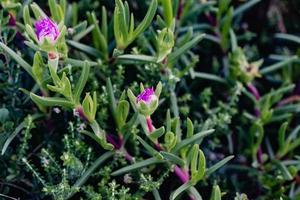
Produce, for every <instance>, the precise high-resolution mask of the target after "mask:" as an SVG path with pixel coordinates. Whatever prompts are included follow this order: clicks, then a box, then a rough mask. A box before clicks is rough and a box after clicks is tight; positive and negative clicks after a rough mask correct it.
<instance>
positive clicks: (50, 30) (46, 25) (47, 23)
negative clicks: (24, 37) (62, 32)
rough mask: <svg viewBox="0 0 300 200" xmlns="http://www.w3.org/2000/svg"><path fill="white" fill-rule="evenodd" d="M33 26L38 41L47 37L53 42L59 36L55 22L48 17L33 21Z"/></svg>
mask: <svg viewBox="0 0 300 200" xmlns="http://www.w3.org/2000/svg"><path fill="white" fill-rule="evenodd" d="M34 26H35V31H36V35H37V38H38V40H39V41H43V39H44V38H48V39H50V40H51V41H52V42H55V40H56V39H57V37H58V36H59V29H58V26H57V24H56V23H54V22H53V21H52V20H51V19H49V18H44V19H41V20H39V21H37V22H35V24H34Z"/></svg>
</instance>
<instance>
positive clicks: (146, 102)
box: [136, 88, 158, 116]
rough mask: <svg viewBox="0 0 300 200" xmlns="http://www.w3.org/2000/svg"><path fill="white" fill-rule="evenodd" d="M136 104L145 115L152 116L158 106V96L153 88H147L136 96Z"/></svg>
mask: <svg viewBox="0 0 300 200" xmlns="http://www.w3.org/2000/svg"><path fill="white" fill-rule="evenodd" d="M136 105H137V109H138V110H139V112H140V113H141V114H143V115H145V116H150V115H151V114H152V113H153V112H154V111H155V110H156V108H157V107H158V97H157V96H156V95H155V92H154V89H153V88H146V89H145V90H144V91H143V92H142V93H140V94H139V95H138V96H137V98H136Z"/></svg>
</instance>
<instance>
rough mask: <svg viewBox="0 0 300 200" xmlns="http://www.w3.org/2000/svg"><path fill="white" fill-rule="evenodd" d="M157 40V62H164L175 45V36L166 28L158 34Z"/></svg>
mask: <svg viewBox="0 0 300 200" xmlns="http://www.w3.org/2000/svg"><path fill="white" fill-rule="evenodd" d="M156 40H157V48H158V56H157V62H162V61H163V60H164V59H165V58H166V57H167V56H168V55H169V54H170V53H171V51H172V48H173V46H174V43H175V42H174V34H173V32H172V31H171V30H170V29H168V28H164V29H163V30H161V31H159V32H158V36H157V38H156Z"/></svg>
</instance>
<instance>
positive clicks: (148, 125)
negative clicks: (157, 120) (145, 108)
mask: <svg viewBox="0 0 300 200" xmlns="http://www.w3.org/2000/svg"><path fill="white" fill-rule="evenodd" d="M146 122H147V127H148V131H149V133H152V132H153V131H154V126H153V124H152V120H151V118H150V116H147V117H146Z"/></svg>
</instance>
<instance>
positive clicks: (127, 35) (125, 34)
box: [114, 0, 158, 50]
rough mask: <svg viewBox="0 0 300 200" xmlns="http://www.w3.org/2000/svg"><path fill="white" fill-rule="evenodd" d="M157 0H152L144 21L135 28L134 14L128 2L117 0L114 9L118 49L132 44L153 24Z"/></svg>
mask: <svg viewBox="0 0 300 200" xmlns="http://www.w3.org/2000/svg"><path fill="white" fill-rule="evenodd" d="M157 6H158V4H157V0H152V2H151V4H150V6H149V9H148V11H147V14H146V16H145V18H144V19H143V21H142V22H141V23H140V24H139V25H138V26H137V28H135V26H134V16H133V14H132V13H131V14H130V11H129V6H128V3H127V2H125V4H124V3H123V2H122V0H116V7H115V11H114V34H115V39H116V42H117V49H119V50H123V49H125V48H126V47H127V46H128V45H129V44H131V43H132V42H133V41H134V40H135V39H136V38H137V37H138V36H139V35H140V34H141V33H143V32H144V31H145V30H146V29H147V27H148V26H149V25H150V24H151V22H152V20H153V18H154V15H155V13H156V9H157Z"/></svg>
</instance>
